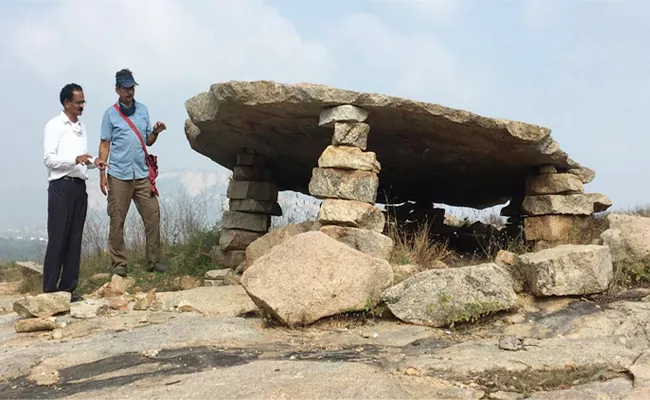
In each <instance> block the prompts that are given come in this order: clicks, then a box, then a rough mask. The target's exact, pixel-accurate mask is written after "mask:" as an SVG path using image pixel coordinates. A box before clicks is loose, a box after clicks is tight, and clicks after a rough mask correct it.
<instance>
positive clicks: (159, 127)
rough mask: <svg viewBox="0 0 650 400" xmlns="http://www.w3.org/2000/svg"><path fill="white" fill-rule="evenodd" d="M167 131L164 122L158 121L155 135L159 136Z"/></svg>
mask: <svg viewBox="0 0 650 400" xmlns="http://www.w3.org/2000/svg"><path fill="white" fill-rule="evenodd" d="M165 129H167V126H166V125H165V124H164V123H163V122H160V121H158V122H156V123H155V124H154V126H153V134H154V135H157V134H159V133H160V132H162V131H164V130H165Z"/></svg>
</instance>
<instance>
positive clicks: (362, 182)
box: [309, 168, 379, 205]
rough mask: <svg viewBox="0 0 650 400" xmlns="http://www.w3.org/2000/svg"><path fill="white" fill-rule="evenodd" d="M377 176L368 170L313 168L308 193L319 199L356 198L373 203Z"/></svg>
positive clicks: (377, 181)
mask: <svg viewBox="0 0 650 400" xmlns="http://www.w3.org/2000/svg"><path fill="white" fill-rule="evenodd" d="M378 187H379V178H378V177H377V174H375V173H373V172H368V171H355V170H344V169H335V168H314V169H313V170H312V177H311V180H310V182H309V193H310V194H311V195H312V196H314V197H316V198H320V199H325V198H334V199H343V200H357V201H363V202H366V203H370V204H373V205H374V204H375V201H376V199H377V188H378Z"/></svg>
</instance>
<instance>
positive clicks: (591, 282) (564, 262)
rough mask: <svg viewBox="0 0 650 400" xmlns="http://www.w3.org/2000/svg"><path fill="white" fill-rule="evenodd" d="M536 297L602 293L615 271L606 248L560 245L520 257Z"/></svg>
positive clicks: (523, 269) (525, 274)
mask: <svg viewBox="0 0 650 400" xmlns="http://www.w3.org/2000/svg"><path fill="white" fill-rule="evenodd" d="M519 261H520V263H521V268H522V271H523V273H524V276H525V278H526V282H527V284H528V287H529V289H530V291H531V293H532V294H534V295H535V296H577V295H586V294H595V293H602V292H604V291H605V290H607V287H608V286H609V283H610V282H611V280H612V278H613V275H614V269H613V266H612V257H611V254H610V252H609V248H608V247H607V246H596V245H562V246H557V247H553V248H550V249H546V250H542V251H539V252H537V253H529V254H523V255H521V256H519Z"/></svg>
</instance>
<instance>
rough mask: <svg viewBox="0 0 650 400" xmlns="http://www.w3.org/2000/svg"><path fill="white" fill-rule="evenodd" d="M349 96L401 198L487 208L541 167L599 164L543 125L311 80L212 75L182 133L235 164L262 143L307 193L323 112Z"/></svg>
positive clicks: (323, 135)
mask: <svg viewBox="0 0 650 400" xmlns="http://www.w3.org/2000/svg"><path fill="white" fill-rule="evenodd" d="M344 104H351V105H354V106H358V107H361V108H363V109H364V110H367V111H368V112H369V114H368V117H367V119H366V120H365V121H364V123H366V124H368V125H369V126H370V127H371V129H372V135H371V136H370V137H369V138H368V144H367V145H368V148H369V149H370V150H372V151H373V152H375V153H376V154H377V158H378V159H379V160H380V161H381V164H382V173H381V179H380V186H379V191H380V193H389V194H390V196H391V201H394V202H395V203H398V202H403V201H408V200H413V201H423V202H429V203H444V204H448V205H454V206H467V207H475V208H485V207H490V206H495V205H499V204H504V203H505V202H506V201H508V199H510V198H512V197H513V196H515V195H517V194H519V193H521V191H522V189H523V185H524V183H525V180H526V177H528V176H530V175H532V174H535V173H536V172H537V171H538V168H539V166H543V165H553V166H554V167H555V168H556V169H557V170H558V171H559V172H566V171H568V170H571V173H574V174H576V175H578V176H580V175H584V176H585V178H589V176H588V175H589V173H593V171H590V170H588V169H586V168H584V167H581V166H580V165H579V164H578V163H577V162H575V161H573V160H572V159H570V158H569V156H568V155H567V154H566V153H565V152H564V151H562V149H561V148H560V146H559V145H558V143H557V142H555V141H554V140H553V138H552V137H551V130H550V129H549V128H546V127H542V126H538V125H534V124H529V123H524V122H520V121H511V120H505V119H500V118H488V117H485V116H481V115H477V114H474V113H471V112H469V111H466V110H459V109H453V108H449V107H445V106H442V105H440V104H434V103H425V102H419V101H414V100H410V99H405V98H399V97H393V96H387V95H383V94H378V93H360V92H355V91H351V90H345V89H339V88H334V87H329V86H325V85H318V84H312V83H301V84H284V83H280V82H273V81H252V82H250V81H228V82H221V83H217V84H214V85H212V86H211V87H210V88H209V89H208V90H207V91H206V92H203V93H200V94H197V95H196V96H194V97H192V98H190V99H188V100H187V102H186V103H185V106H186V110H187V113H188V115H189V120H188V121H187V122H186V125H185V126H186V130H185V132H186V137H187V140H188V142H189V144H190V146H191V147H192V149H194V150H195V151H197V152H198V153H200V154H202V155H204V156H206V157H208V158H210V159H212V160H214V161H215V162H217V163H219V164H220V165H222V166H224V167H226V168H228V169H231V170H232V168H233V166H234V165H235V164H236V161H237V152H238V151H239V150H240V149H241V148H243V147H246V148H252V149H255V150H256V151H257V152H259V153H260V154H262V155H263V156H265V157H266V158H267V161H268V165H269V168H271V169H272V172H273V177H274V179H275V182H276V183H277V184H278V187H279V188H280V190H293V191H297V192H301V193H304V194H309V190H308V184H309V181H310V179H311V174H312V171H311V168H313V166H314V164H315V162H316V160H318V157H319V156H320V155H321V153H322V152H323V149H324V148H325V147H326V146H327V145H328V144H330V143H331V142H332V128H329V127H322V126H319V121H320V115H321V112H322V111H323V110H325V109H328V108H331V107H334V106H338V105H344ZM335 129H336V128H335ZM587 172H589V173H587Z"/></svg>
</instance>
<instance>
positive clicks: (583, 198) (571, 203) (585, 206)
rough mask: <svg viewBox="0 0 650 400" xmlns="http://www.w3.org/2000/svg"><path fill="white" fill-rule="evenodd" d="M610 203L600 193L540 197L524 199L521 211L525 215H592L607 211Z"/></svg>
mask: <svg viewBox="0 0 650 400" xmlns="http://www.w3.org/2000/svg"><path fill="white" fill-rule="evenodd" d="M611 206H612V201H611V200H610V199H609V198H608V197H607V196H605V195H604V194H600V193H582V194H571V195H542V196H527V197H526V198H524V202H523V204H522V206H521V207H522V210H523V212H524V214H526V215H531V216H535V215H552V214H568V215H592V214H594V213H597V212H602V211H605V210H607V209H608V208H609V207H611Z"/></svg>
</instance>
